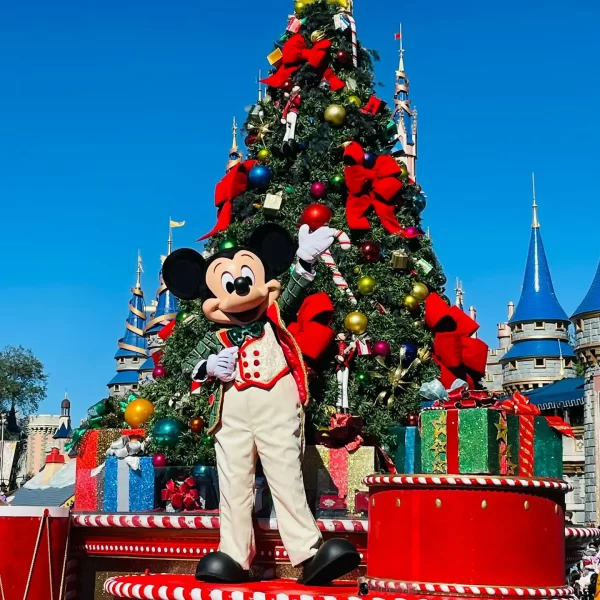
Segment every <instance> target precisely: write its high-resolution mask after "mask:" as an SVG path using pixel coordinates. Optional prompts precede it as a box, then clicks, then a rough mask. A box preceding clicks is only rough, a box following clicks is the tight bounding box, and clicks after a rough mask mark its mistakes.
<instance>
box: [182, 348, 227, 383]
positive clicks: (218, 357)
mask: <svg viewBox="0 0 600 600" xmlns="http://www.w3.org/2000/svg"><path fill="white" fill-rule="evenodd" d="M238 350H239V348H238V347H237V346H232V347H231V348H225V349H224V350H221V352H219V354H211V355H210V356H209V357H208V360H202V361H200V362H199V363H198V364H197V365H196V366H195V367H194V370H193V372H192V379H194V380H195V381H200V380H199V379H198V377H197V375H198V371H199V370H200V367H201V366H202V365H203V364H205V363H206V377H207V378H208V377H216V378H217V379H220V380H221V381H225V382H227V381H233V380H234V379H235V366H236V361H237V357H238ZM203 381H205V379H204V380H203Z"/></svg>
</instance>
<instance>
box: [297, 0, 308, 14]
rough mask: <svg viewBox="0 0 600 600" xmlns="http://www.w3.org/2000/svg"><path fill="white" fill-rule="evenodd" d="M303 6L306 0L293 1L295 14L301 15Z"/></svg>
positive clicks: (304, 6)
mask: <svg viewBox="0 0 600 600" xmlns="http://www.w3.org/2000/svg"><path fill="white" fill-rule="evenodd" d="M305 8H306V2H303V0H296V2H295V3H294V11H295V13H296V14H297V15H301V14H302V12H303V11H304V9H305Z"/></svg>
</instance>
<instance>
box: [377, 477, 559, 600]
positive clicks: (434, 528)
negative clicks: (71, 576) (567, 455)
mask: <svg viewBox="0 0 600 600" xmlns="http://www.w3.org/2000/svg"><path fill="white" fill-rule="evenodd" d="M366 481H367V483H368V485H369V488H370V493H371V506H370V508H369V539H368V552H369V562H368V565H367V574H368V578H369V580H370V584H371V587H372V588H373V589H377V587H378V585H377V584H378V582H380V583H381V584H384V583H385V584H386V585H388V584H389V583H390V582H392V583H393V582H406V583H407V584H410V583H432V584H441V585H443V586H445V585H447V584H459V585H464V586H480V587H481V588H483V589H485V587H486V586H487V587H493V586H505V587H518V588H520V587H525V588H545V587H560V586H563V585H564V569H565V521H564V496H565V493H566V492H567V491H568V490H569V489H570V486H569V485H568V484H566V483H565V482H563V481H560V480H551V479H519V478H513V477H489V476H488V477H465V476H443V477H435V476H431V475H415V476H401V475H397V476H373V477H369V478H367V480H366ZM541 557H543V558H541ZM402 587H403V588H404V589H411V586H410V585H408V586H407V587H405V586H402ZM379 589H381V587H380V588H379ZM388 589H389V587H388ZM412 589H414V586H413V588H412ZM423 591H426V590H423Z"/></svg>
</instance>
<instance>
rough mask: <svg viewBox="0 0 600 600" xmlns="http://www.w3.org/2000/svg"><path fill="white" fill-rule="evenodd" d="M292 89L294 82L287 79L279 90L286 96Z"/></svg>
mask: <svg viewBox="0 0 600 600" xmlns="http://www.w3.org/2000/svg"><path fill="white" fill-rule="evenodd" d="M293 87H294V82H293V81H292V80H291V79H288V80H287V81H284V82H283V83H282V84H281V89H282V90H283V92H284V93H286V94H289V93H290V92H291V91H292V88H293Z"/></svg>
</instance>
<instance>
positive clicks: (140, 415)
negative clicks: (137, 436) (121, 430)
mask: <svg viewBox="0 0 600 600" xmlns="http://www.w3.org/2000/svg"><path fill="white" fill-rule="evenodd" d="M153 413H154V404H152V402H150V400H146V399H145V398H138V399H137V400H132V401H131V402H130V403H129V404H128V405H127V408H126V409H125V422H126V423H127V425H129V426H130V427H133V428H134V429H135V428H136V427H140V425H143V424H144V423H147V422H148V421H149V420H150V417H151V416H152V414H153Z"/></svg>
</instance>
